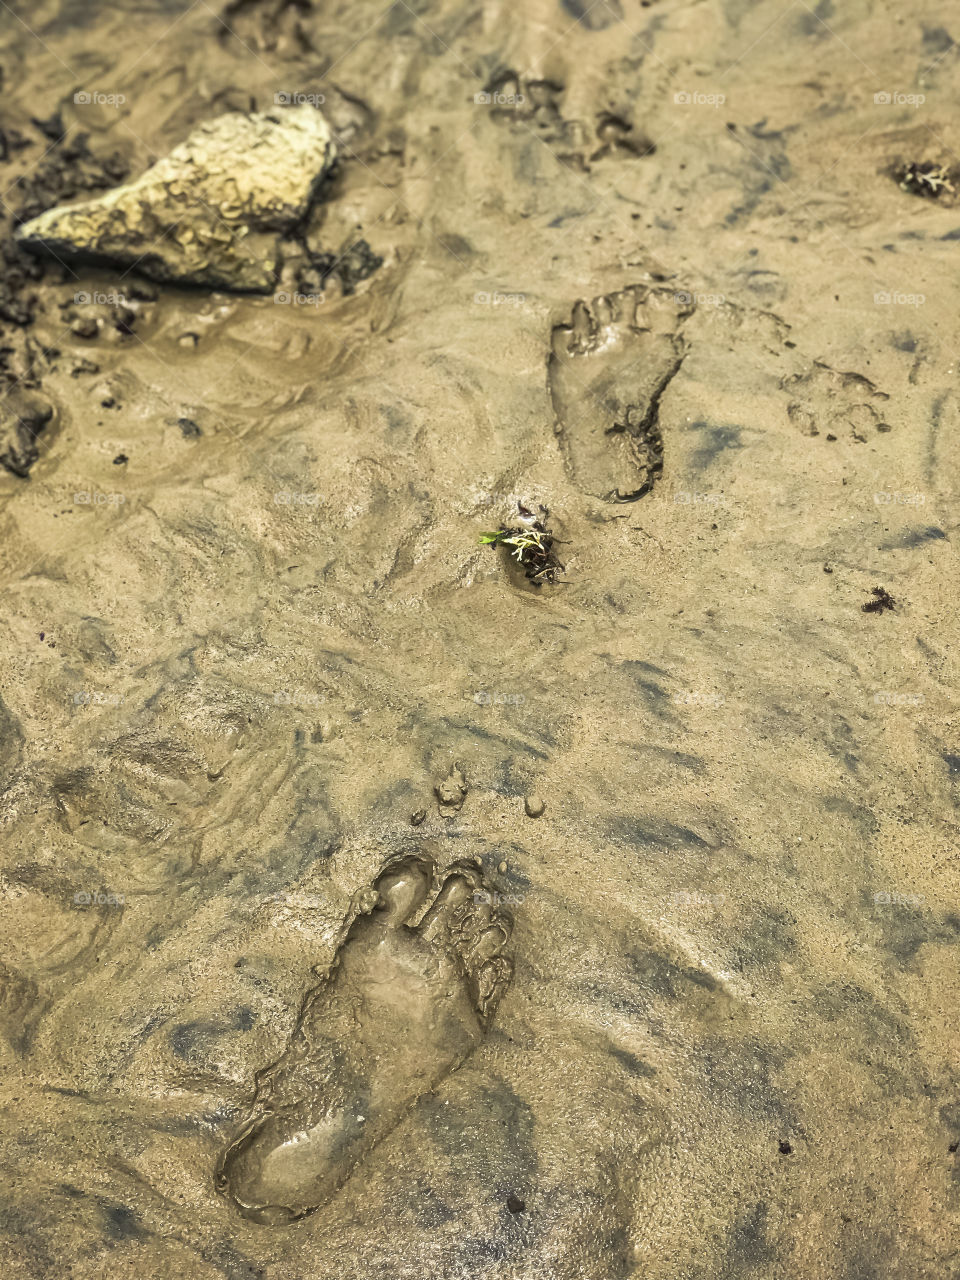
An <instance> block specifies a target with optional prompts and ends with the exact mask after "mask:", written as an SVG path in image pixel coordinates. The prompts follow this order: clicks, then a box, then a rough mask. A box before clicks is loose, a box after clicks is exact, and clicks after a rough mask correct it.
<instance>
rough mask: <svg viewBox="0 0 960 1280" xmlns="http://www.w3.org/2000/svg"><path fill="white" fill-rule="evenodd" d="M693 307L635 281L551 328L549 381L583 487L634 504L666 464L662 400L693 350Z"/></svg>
mask: <svg viewBox="0 0 960 1280" xmlns="http://www.w3.org/2000/svg"><path fill="white" fill-rule="evenodd" d="M693 309H694V305H693V303H692V302H689V301H685V300H684V295H678V294H676V293H674V292H671V291H670V290H667V289H649V288H647V287H646V286H643V285H632V286H630V287H629V288H627V289H624V290H622V291H621V292H619V293H612V294H607V295H604V296H601V297H599V298H594V299H593V301H592V302H591V303H589V304H588V303H586V302H584V301H583V300H580V301H578V302H577V303H576V305H575V306H574V308H573V315H572V317H571V320H570V323H569V324H559V325H556V326H555V327H554V330H553V337H552V343H551V345H552V351H551V354H550V357H549V359H548V364H547V380H548V384H549V388H550V397H551V400H552V402H553V409H554V414H555V419H556V430H557V434H558V435H559V437H560V441H561V446H562V449H563V455H564V459H565V461H566V465H567V469H568V471H569V473H570V476H571V478H572V480H573V481H574V483H575V484H576V485H578V486H579V488H581V489H582V490H583V491H584V492H585V493H589V494H592V495H593V496H594V497H597V498H603V499H604V500H606V501H607V502H635V501H636V500H637V499H638V498H641V497H642V496H643V495H644V494H645V493H648V492H649V491H650V490H651V489H652V488H653V486H654V484H655V483H656V481H657V479H658V477H659V476H660V474H661V472H662V470H663V438H662V435H661V431H660V402H661V399H662V397H663V394H664V392H665V391H666V389H667V387H668V386H669V385H670V382H671V381H672V379H673V378H674V377H675V376H676V374H677V372H678V371H679V369H680V366H681V364H682V363H683V360H684V357H685V355H686V353H687V343H686V340H685V338H684V336H683V333H682V326H683V321H684V320H685V319H686V317H687V316H689V315H690V314H691V313H692V311H693Z"/></svg>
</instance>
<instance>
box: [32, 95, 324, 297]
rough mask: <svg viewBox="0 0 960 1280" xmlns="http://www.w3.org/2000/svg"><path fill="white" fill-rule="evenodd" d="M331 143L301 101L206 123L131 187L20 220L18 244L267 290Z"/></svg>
mask: <svg viewBox="0 0 960 1280" xmlns="http://www.w3.org/2000/svg"><path fill="white" fill-rule="evenodd" d="M335 154H336V144H335V143H334V140H333V136H332V134H331V132H330V127H329V125H328V124H327V122H326V120H325V119H324V118H323V116H322V115H321V114H320V112H319V111H317V110H316V109H315V108H314V107H312V106H309V105H304V106H301V107H292V108H289V109H286V110H278V111H276V112H270V113H267V114H260V115H245V114H243V113H242V112H230V113H228V114H227V115H223V116H219V117H218V118H217V119H215V120H210V121H207V122H206V123H204V124H203V125H201V126H200V127H199V128H198V129H196V130H195V131H194V132H193V133H191V135H190V136H189V138H187V140H186V141H185V142H183V143H181V144H180V145H179V146H178V147H175V148H174V150H173V151H171V152H170V154H169V155H168V156H166V157H165V158H164V159H162V160H158V161H157V163H156V164H154V165H152V166H151V167H150V168H149V169H148V170H147V171H146V173H144V174H143V175H142V176H141V177H139V178H137V179H136V180H135V181H133V182H130V183H127V184H125V185H124V186H122V187H116V188H115V189H114V190H112V191H109V192H107V193H106V194H104V195H102V196H99V197H98V198H97V199H95V200H88V201H85V202H84V203H83V204H75V205H65V206H60V207H59V208H56V209H49V210H48V211H47V212H46V213H42V214H40V215H39V217H36V218H33V219H32V220H31V221H30V222H27V223H25V224H24V225H23V226H22V227H21V228H20V230H19V231H18V233H17V238H18V240H19V241H20V243H21V244H22V245H23V246H24V247H25V248H27V249H30V250H33V251H34V252H39V253H43V252H50V253H54V254H56V255H57V256H58V257H60V258H64V257H74V258H80V259H83V260H87V261H94V262H103V263H109V264H111V265H117V266H124V267H133V266H136V268H137V270H138V271H140V272H142V273H143V274H144V275H148V276H150V277H152V278H153V279H154V280H161V281H177V282H181V283H184V284H193V285H206V286H208V287H212V288H221V289H234V290H243V291H250V292H264V293H265V292H269V291H270V290H271V289H272V288H273V285H274V282H275V280H276V277H277V271H278V268H279V252H280V250H279V241H280V238H281V236H282V235H283V234H284V233H285V232H288V231H289V230H290V229H291V228H293V227H294V226H296V224H297V223H298V222H300V220H301V219H302V218H303V217H304V216H305V215H306V213H307V212H308V210H309V208H310V205H311V202H312V201H313V199H314V197H315V196H316V194H317V191H318V188H319V184H320V182H321V180H322V179H323V177H324V175H325V174H326V173H327V172H328V171H329V169H330V166H331V165H332V163H333V160H334V157H335Z"/></svg>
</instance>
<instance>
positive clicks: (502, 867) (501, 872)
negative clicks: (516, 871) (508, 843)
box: [497, 862, 507, 875]
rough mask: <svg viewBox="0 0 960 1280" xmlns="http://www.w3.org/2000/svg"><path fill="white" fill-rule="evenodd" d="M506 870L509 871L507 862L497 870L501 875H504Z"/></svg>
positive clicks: (502, 863)
mask: <svg viewBox="0 0 960 1280" xmlns="http://www.w3.org/2000/svg"><path fill="white" fill-rule="evenodd" d="M506 869H507V864H506V863H505V862H501V863H500V865H499V866H498V867H497V870H498V871H499V872H500V874H501V875H503V873H504V871H506Z"/></svg>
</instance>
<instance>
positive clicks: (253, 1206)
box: [216, 856, 512, 1225]
mask: <svg viewBox="0 0 960 1280" xmlns="http://www.w3.org/2000/svg"><path fill="white" fill-rule="evenodd" d="M436 880H437V877H436V873H435V869H434V865H433V863H432V862H430V861H428V860H427V859H426V858H422V857H415V856H406V857H403V858H400V859H397V860H396V861H393V862H391V863H388V864H387V866H386V867H385V868H384V870H383V871H382V872H381V873H380V875H379V876H378V877H377V879H376V881H375V882H374V884H373V886H372V887H371V888H369V889H367V890H365V891H364V892H362V893H361V894H360V895H358V897H357V899H355V907H354V911H353V913H352V916H353V918H352V920H350V917H348V921H350V922H349V925H348V927H347V929H346V932H345V936H344V939H343V942H342V943H341V945H340V947H339V948H338V951H337V955H336V959H335V961H334V965H333V967H332V969H331V970H330V973H329V975H328V976H327V977H325V978H324V979H323V981H321V983H320V985H319V986H317V987H315V988H314V989H313V990H312V991H310V992H309V993H308V994H307V996H306V999H305V1000H304V1004H303V1009H302V1012H301V1014H300V1018H299V1021H298V1023H297V1028H296V1030H295V1032H294V1034H293V1038H292V1040H291V1043H290V1046H289V1047H288V1049H287V1051H286V1052H285V1053H284V1055H283V1057H282V1058H280V1059H279V1061H278V1062H276V1063H274V1064H273V1065H272V1066H271V1067H268V1068H267V1069H266V1070H265V1071H263V1072H261V1073H260V1074H259V1075H258V1077H257V1090H256V1097H255V1099H254V1103H253V1107H252V1109H251V1115H250V1117H249V1119H248V1120H247V1121H246V1123H245V1124H244V1125H243V1127H242V1128H241V1130H240V1133H239V1134H238V1136H237V1137H236V1138H235V1139H234V1141H233V1142H232V1143H231V1145H230V1146H229V1148H228V1149H227V1151H226V1153H225V1154H224V1156H223V1158H222V1160H221V1161H220V1163H219V1165H218V1168H217V1172H216V1185H217V1189H218V1190H219V1191H221V1192H222V1193H223V1194H224V1195H226V1196H227V1197H228V1199H229V1200H230V1201H231V1202H232V1203H233V1204H234V1205H235V1206H236V1208H237V1209H239V1210H240V1212H241V1213H242V1214H243V1215H244V1216H245V1217H247V1218H251V1219H252V1220H254V1221H256V1222H260V1223H264V1224H268V1225H281V1224H283V1223H287V1222H292V1221H294V1220H296V1219H297V1218H301V1217H303V1216H304V1215H305V1214H308V1213H310V1212H312V1211H313V1210H314V1209H317V1208H318V1207H319V1206H320V1205H322V1204H324V1203H325V1202H326V1201H328V1200H329V1199H330V1198H331V1196H333V1195H334V1194H335V1193H336V1191H337V1190H338V1188H339V1187H340V1186H341V1185H342V1183H343V1182H345V1181H346V1179H347V1178H348V1177H349V1175H350V1173H351V1172H352V1171H353V1169H354V1168H355V1167H356V1166H357V1165H358V1164H359V1163H360V1161H361V1160H362V1159H363V1158H364V1157H365V1156H366V1155H367V1154H368V1153H369V1152H370V1151H371V1149H372V1148H373V1147H374V1146H375V1145H376V1144H377V1142H379V1141H380V1140H381V1139H382V1138H384V1137H385V1136H386V1135H387V1134H388V1133H390V1132H391V1130H393V1129H394V1128H395V1127H396V1126H397V1124H398V1123H399V1122H400V1120H401V1119H402V1118H403V1116H404V1115H405V1113H406V1112H407V1111H408V1110H409V1108H410V1107H411V1106H412V1105H413V1103H414V1102H416V1100H417V1099H418V1098H419V1097H421V1096H422V1095H423V1094H425V1093H427V1092H428V1091H429V1090H431V1089H433V1088H434V1087H435V1086H436V1085H437V1084H439V1083H440V1081H441V1080H442V1079H443V1078H444V1077H445V1076H447V1075H448V1074H449V1073H450V1072H451V1071H454V1070H455V1069H456V1068H457V1067H458V1066H460V1065H461V1063H463V1061H464V1060H465V1059H466V1058H467V1057H468V1056H469V1055H470V1054H471V1053H472V1052H473V1051H474V1049H476V1047H477V1046H478V1045H479V1044H480V1042H481V1041H482V1039H483V1036H484V1033H485V1030H486V1027H487V1025H488V1023H489V1020H490V1018H491V1016H492V1015H493V1012H494V1009H495V1008H496V1006H497V1003H498V1002H499V1000H500V997H501V996H502V994H503V992H504V990H505V989H506V987H507V985H508V983H509V981H510V977H511V974H512V966H511V963H510V961H509V960H508V959H507V958H506V956H505V955H504V954H503V949H504V947H505V946H506V944H507V942H508V940H509V937H510V931H511V927H512V926H511V922H510V919H509V917H508V916H507V915H506V914H505V913H504V912H502V911H499V910H496V909H494V908H492V907H491V906H490V899H491V895H490V893H489V892H488V891H487V889H486V887H485V886H484V884H483V881H482V879H481V876H480V873H479V871H478V869H477V867H475V866H474V865H472V864H470V863H462V864H461V863H458V864H454V865H453V866H452V867H450V868H449V869H448V870H447V872H446V873H445V875H444V877H443V879H442V882H441V883H440V885H439V889H438V888H437V883H436ZM431 898H432V902H431V903H430V906H429V907H428V908H427V910H426V911H425V912H424V911H423V908H424V907H425V906H426V904H427V902H428V900H430V899H431ZM421 913H423V914H422V916H421ZM418 918H419V922H418V923H417V924H416V925H412V924H411V923H410V922H411V921H413V920H417V919H418Z"/></svg>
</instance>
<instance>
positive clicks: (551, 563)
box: [480, 502, 563, 587]
mask: <svg viewBox="0 0 960 1280" xmlns="http://www.w3.org/2000/svg"><path fill="white" fill-rule="evenodd" d="M517 512H518V514H519V517H520V524H519V525H516V526H514V527H512V528H507V527H506V526H501V527H500V528H499V529H497V530H495V531H494V532H493V533H481V535H480V545H481V546H482V547H483V546H486V547H508V548H509V550H510V555H511V556H512V558H513V559H514V560H515V561H516V562H517V564H518V565H519V566H520V567H521V568H522V569H523V570H524V574H525V576H526V578H527V579H528V580H529V581H530V582H532V583H533V585H534V586H535V587H540V586H542V585H543V584H544V583H545V582H550V583H555V582H556V581H557V577H558V575H559V574H560V573H562V572H563V565H562V564H561V563H560V561H559V560H558V559H557V556H556V552H555V551H554V549H553V546H554V537H553V535H552V534H551V533H550V531H549V530H548V529H547V526H546V524H545V521H546V519H547V517H548V515H549V514H550V513H549V512H548V511H547V508H546V507H541V508H540V515H537V514H536V512H534V511H531V509H530V508H529V507H526V506H524V504H523V503H522V502H518V503H517Z"/></svg>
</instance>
